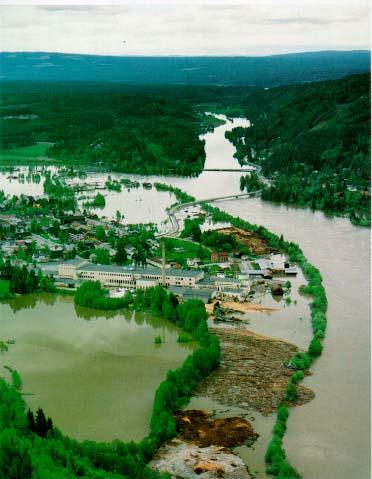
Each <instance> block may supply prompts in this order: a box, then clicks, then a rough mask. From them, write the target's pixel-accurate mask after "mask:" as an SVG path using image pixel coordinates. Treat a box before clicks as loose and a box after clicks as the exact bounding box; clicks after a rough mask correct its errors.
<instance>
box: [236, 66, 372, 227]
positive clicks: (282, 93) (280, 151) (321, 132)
mask: <svg viewBox="0 0 372 479" xmlns="http://www.w3.org/2000/svg"><path fill="white" fill-rule="evenodd" d="M370 101H371V100H370V75H369V74H364V75H354V76H351V77H347V78H343V79H340V80H334V81H326V82H317V83H312V84H309V85H293V86H287V87H280V88H273V89H268V90H263V89H261V90H256V91H255V92H252V94H250V95H247V96H245V97H244V99H242V107H243V108H244V109H245V115H246V116H247V117H248V118H250V119H251V120H252V121H253V126H252V127H251V128H248V129H242V128H236V129H234V130H233V131H232V132H230V133H229V132H228V133H227V137H228V138H229V139H230V140H231V141H232V142H233V143H234V144H235V146H236V147H237V153H236V156H237V158H238V159H239V161H240V162H241V163H244V162H246V161H253V162H255V163H258V164H260V165H261V167H262V171H263V173H264V174H265V175H266V176H269V177H270V178H271V179H272V186H271V187H269V188H266V189H265V191H264V192H263V198H264V199H269V200H273V201H282V202H286V203H293V204H299V205H302V206H310V207H312V208H314V209H322V210H325V211H327V212H329V213H334V214H347V215H349V216H350V218H351V219H352V221H354V222H356V223H359V224H368V223H369V222H370V191H369V186H370V168H371V164H370Z"/></svg>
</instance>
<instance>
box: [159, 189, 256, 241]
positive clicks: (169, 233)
mask: <svg viewBox="0 0 372 479" xmlns="http://www.w3.org/2000/svg"><path fill="white" fill-rule="evenodd" d="M260 195H261V190H257V191H251V192H248V193H238V194H235V195H228V196H217V197H213V198H204V199H201V200H195V201H189V202H187V203H181V204H179V205H175V206H173V208H171V209H170V210H169V211H168V216H169V220H170V223H171V225H172V226H171V229H170V230H169V231H167V232H165V233H161V234H159V235H157V237H158V238H160V237H167V236H168V237H171V236H175V235H177V234H178V232H179V229H180V225H179V223H178V220H177V218H176V213H177V211H179V210H181V209H183V208H187V207H189V206H195V205H199V204H200V203H214V202H215V201H225V200H237V199H241V198H256V197H258V196H260Z"/></svg>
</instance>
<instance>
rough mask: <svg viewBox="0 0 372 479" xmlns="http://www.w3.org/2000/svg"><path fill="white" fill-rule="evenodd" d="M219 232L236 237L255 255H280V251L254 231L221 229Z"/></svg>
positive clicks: (230, 228) (232, 228) (231, 228)
mask: <svg viewBox="0 0 372 479" xmlns="http://www.w3.org/2000/svg"><path fill="white" fill-rule="evenodd" d="M217 231H218V232H219V233H223V234H225V235H231V236H234V238H235V239H236V240H237V241H238V242H239V243H241V244H244V245H245V246H248V248H250V250H251V251H252V253H254V254H257V255H263V254H273V253H278V250H276V249H275V248H273V247H271V246H270V245H269V243H268V242H267V241H266V240H265V239H263V238H261V237H260V236H259V235H258V234H257V233H253V232H252V231H245V230H242V229H240V228H234V227H229V228H221V229H218V230H217Z"/></svg>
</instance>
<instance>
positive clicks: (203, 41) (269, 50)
mask: <svg viewBox="0 0 372 479" xmlns="http://www.w3.org/2000/svg"><path fill="white" fill-rule="evenodd" d="M17 3H19V4H22V5H17ZM42 3H43V2H42V1H39V2H33V1H30V0H21V1H18V0H0V29H1V31H0V51H48V52H52V51H54V52H70V53H92V54H101V55H267V54H275V53H286V52H299V51H316V50H333V49H334V50H351V49H369V48H370V29H369V19H370V11H369V1H368V0H337V1H336V0H324V1H323V0H255V1H252V0H244V2H243V3H239V2H236V1H234V2H232V1H227V0H225V1H223V2H220V1H218V0H213V1H212V0H211V1H207V0H206V1H193V0H191V1H190V0H189V1H187V2H186V1H183V2H178V1H177V0H173V1H172V2H171V3H168V4H166V3H164V2H155V1H150V0H148V1H147V2H145V1H142V2H136V1H134V0H133V1H128V2H125V3H124V2H118V1H117V2H115V1H111V2H110V1H106V2H103V1H100V2H96V3H97V4H96V5H93V3H94V2H93V1H89V2H84V1H83V0H81V1H80V2H76V1H75V2H71V1H70V5H69V4H68V2H63V1H57V2H54V3H53V2H51V1H49V2H45V4H42ZM73 3H75V5H73ZM76 3H79V6H76Z"/></svg>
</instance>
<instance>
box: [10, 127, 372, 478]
mask: <svg viewBox="0 0 372 479" xmlns="http://www.w3.org/2000/svg"><path fill="white" fill-rule="evenodd" d="M247 125H248V121H247V120H244V119H235V120H234V123H232V122H231V121H229V120H227V121H226V123H225V125H222V126H220V127H218V128H216V130H215V131H214V132H212V133H207V134H206V135H205V136H204V139H205V140H206V153H207V159H206V164H205V167H206V168H234V169H235V168H240V167H239V164H238V162H237V160H236V159H234V158H233V153H234V148H233V147H232V145H231V144H230V143H229V142H228V141H227V140H226V139H225V138H224V134H225V131H226V130H228V129H231V128H233V127H234V126H247ZM112 176H114V175H112ZM116 176H118V177H122V176H125V177H128V178H132V179H137V180H140V181H141V180H144V181H150V182H151V181H160V182H164V183H169V184H172V185H174V186H177V187H179V188H181V189H183V190H185V191H187V192H188V193H190V194H192V195H193V196H195V197H196V198H198V199H203V198H209V197H214V196H221V195H230V194H236V193H239V192H240V190H239V179H240V176H241V173H240V172H203V173H202V174H201V175H200V176H199V177H198V178H174V177H157V176H151V177H142V176H140V175H116ZM90 178H92V179H98V180H102V179H105V178H107V175H101V174H96V175H89V177H88V179H90ZM13 185H14V183H12V186H11V190H12V192H13V189H15V190H16V188H15V187H14V186H13ZM18 188H19V190H22V187H21V188H20V187H19V185H18ZM27 188H29V187H27ZM0 189H4V190H5V191H6V192H7V189H9V182H8V180H6V179H5V175H2V176H1V177H0ZM138 191H139V190H138ZM152 191H153V192H152V193H151V195H149V196H148V198H147V199H145V198H144V196H143V199H142V203H141V205H139V204H138V202H136V201H135V200H134V201H132V202H129V201H128V195H133V191H130V192H127V191H122V192H121V193H115V192H113V193H109V195H108V198H109V200H108V198H106V200H108V201H106V208H107V209H106V212H107V215H109V214H112V215H114V214H115V212H116V210H117V209H119V210H121V211H122V212H124V214H125V215H126V217H127V218H128V219H129V218H130V220H131V221H135V219H133V218H138V216H136V215H137V214H140V215H142V216H141V221H146V220H147V221H154V220H153V219H151V218H154V217H155V218H156V221H164V220H165V219H166V214H165V211H164V208H165V207H166V206H168V204H171V203H173V202H174V197H173V196H172V195H169V194H168V193H161V194H163V195H164V197H162V199H160V196H158V195H160V193H157V192H155V190H152ZM14 192H15V191H14ZM19 192H20V191H18V193H19ZM27 192H28V189H27ZM139 192H140V193H141V191H139ZM157 198H159V201H158V200H157ZM150 203H151V205H150ZM154 205H155V208H156V211H157V212H156V215H154V213H153V208H154ZM216 206H218V207H220V208H221V209H223V210H225V211H227V212H229V213H231V214H233V215H236V216H240V217H242V218H244V219H247V220H249V221H252V222H255V223H257V224H262V225H264V226H266V227H267V228H268V229H270V230H272V231H273V232H275V233H278V234H283V235H284V237H285V238H286V239H288V240H292V241H295V242H296V243H298V244H299V245H300V246H301V248H302V249H303V251H304V253H305V255H306V256H307V257H308V259H309V260H310V262H311V263H313V264H314V265H315V266H317V267H318V268H319V269H320V270H321V272H322V275H323V278H324V285H325V288H326V292H327V296H328V301H329V309H328V331H327V336H326V340H325V343H324V345H325V349H324V352H323V355H322V357H321V358H320V359H319V361H318V362H317V363H315V365H314V366H313V367H312V372H313V376H310V377H307V378H306V380H305V383H304V384H305V385H306V386H309V387H311V388H312V389H313V390H314V391H315V393H316V398H315V399H314V400H313V401H311V402H310V403H308V404H306V405H305V406H301V407H297V408H294V409H293V410H292V411H291V415H290V419H289V422H288V432H287V435H286V436H285V446H286V449H287V452H288V457H289V459H290V461H291V462H292V463H293V465H294V466H295V467H296V468H297V469H298V470H299V471H300V472H301V473H302V474H303V477H304V479H350V478H353V479H354V478H355V479H370V477H371V476H370V453H371V451H370V449H371V448H370V281H369V278H370V257H369V253H370V243H369V238H370V231H369V230H367V229H363V228H359V227H356V226H353V225H352V224H351V223H350V222H349V220H347V219H342V218H333V219H332V218H327V217H326V216H325V215H323V213H320V212H315V213H313V212H311V211H308V210H303V209H296V208H287V207H284V206H280V205H276V204H272V203H269V202H263V201H261V200H260V199H244V200H234V201H226V202H219V203H216ZM137 221H139V220H138V219H137ZM297 300H298V303H297V305H291V306H290V307H288V308H287V309H284V310H283V311H280V312H279V313H278V314H277V315H275V313H273V314H272V315H262V316H259V315H258V313H257V316H254V317H252V319H251V324H250V326H249V327H250V329H252V330H254V331H255V332H259V333H261V334H266V335H269V336H272V337H278V338H281V339H284V340H287V341H289V342H292V343H294V344H296V345H298V346H300V347H305V346H306V344H307V342H308V339H309V335H310V325H309V312H308V308H306V306H305V305H304V304H303V303H302V302H301V298H297ZM5 307H6V308H8V309H7V314H8V316H9V315H13V314H14V313H11V312H10V310H9V306H5V305H1V308H5ZM40 308H41V309H40ZM53 308H55V309H52V307H51V306H50V307H48V306H46V305H45V304H44V303H42V302H41V303H40V304H38V306H37V309H36V310H35V309H33V310H32V309H31V310H22V311H21V312H20V313H17V314H16V315H15V317H17V315H18V314H21V316H18V318H19V320H17V321H14V322H13V323H12V322H11V321H10V319H9V318H8V320H7V322H8V323H9V324H8V327H9V328H11V327H13V328H18V330H19V335H20V336H17V334H16V332H17V331H14V336H16V337H17V343H16V344H15V345H14V346H11V349H10V351H9V353H7V354H6V355H4V356H3V357H2V360H3V361H4V362H5V363H7V364H9V365H12V360H13V358H14V360H16V359H17V348H20V346H19V339H18V338H22V334H23V333H22V331H23V329H25V333H24V334H26V333H27V331H28V333H27V334H31V321H30V318H33V320H35V322H36V324H39V323H40V324H41V326H38V328H39V329H38V331H40V334H41V332H42V330H43V329H44V327H46V325H47V324H48V319H50V321H51V324H52V323H54V322H55V321H57V319H56V318H59V326H58V328H57V325H56V328H57V329H56V330H55V331H57V332H58V334H54V336H53V337H54V341H55V342H56V344H60V345H61V347H62V346H63V343H66V342H67V343H68V344H69V345H70V346H69V348H70V350H72V351H73V352H71V353H69V355H68V356H69V359H68V361H70V363H69V364H73V363H74V362H73V361H72V358H73V357H74V358H75V361H76V362H77V364H78V366H77V367H76V370H75V371H73V372H71V370H68V371H67V370H66V371H65V372H63V371H61V372H59V373H58V374H61V375H62V377H63V381H67V382H66V384H67V385H70V386H68V390H69V392H70V391H71V394H73V395H72V396H69V395H66V394H63V395H61V394H62V392H63V391H62V389H61V388H62V381H60V384H57V385H56V386H55V387H50V384H51V383H50V384H49V390H48V393H47V394H46V397H47V396H50V398H49V399H47V401H48V407H46V408H45V409H46V410H47V412H48V414H50V415H51V416H52V417H53V418H55V420H56V423H57V425H58V424H59V423H58V419H60V420H61V421H62V422H63V429H64V431H65V432H67V433H71V434H72V435H75V437H90V438H91V439H94V438H95V436H94V431H95V430H100V431H101V432H100V433H99V434H102V436H101V438H109V439H112V437H113V435H112V434H111V436H110V434H109V433H108V431H109V430H110V427H108V426H107V425H105V424H104V423H105V421H106V419H105V418H106V414H113V413H112V411H115V409H118V408H123V407H124V406H123V405H124V404H125V405H126V406H125V407H127V408H128V405H131V407H132V408H134V409H136V408H140V409H138V410H137V409H136V411H137V412H136V414H133V415H131V416H132V418H130V417H129V418H128V417H123V418H122V421H123V423H122V424H118V423H117V419H116V418H115V420H114V417H112V418H111V419H110V420H113V421H114V422H112V423H110V424H111V430H113V431H115V434H114V436H115V435H116V436H118V435H120V436H121V437H140V436H141V435H143V432H146V427H147V425H148V418H149V408H150V407H151V401H152V398H153V392H154V390H155V388H156V385H157V384H158V383H159V382H160V380H161V379H162V378H163V377H164V372H165V371H166V370H167V369H169V367H172V366H173V365H175V364H176V363H179V362H180V361H181V359H182V358H183V357H184V355H185V354H186V353H187V351H186V350H184V349H181V348H180V347H179V346H178V345H177V344H176V343H175V335H176V334H177V333H176V332H175V331H173V330H172V328H171V327H169V325H168V327H167V328H165V331H166V334H167V337H169V340H167V341H166V343H165V344H164V345H162V346H161V348H159V349H156V347H155V345H153V337H154V336H155V335H156V334H159V332H156V331H155V330H154V328H155V326H154V324H153V323H151V321H149V322H147V323H145V324H144V325H142V326H138V325H137V323H136V321H135V319H129V318H126V317H125V319H124V320H123V318H121V319H120V318H119V317H114V318H113V319H110V321H106V320H105V319H104V318H100V319H94V320H91V321H84V320H82V319H81V318H78V317H77V315H76V312H75V311H74V307H73V305H72V303H71V300H70V299H66V298H62V299H58V301H57V303H56V304H55V305H53ZM2 311H3V310H2ZM36 311H38V314H36ZM52 312H53V313H52ZM0 314H1V313H0ZM54 315H55V317H54ZM286 315H287V317H288V321H287V322H286ZM52 316H53V319H51V318H52ZM302 316H303V319H302V320H301V321H300V320H299V318H300V317H302ZM0 317H1V318H2V316H0ZM9 317H10V316H9ZM21 317H22V318H23V319H22V320H20V318H21ZM157 321H158V320H157ZM306 321H307V323H306ZM66 323H68V325H69V326H66ZM159 327H160V326H159ZM70 328H71V329H70ZM55 331H53V330H52V331H51V333H50V335H52V333H55ZM70 333H71V334H70ZM9 334H12V333H11V330H9ZM110 334H112V336H110ZM129 334H130V335H131V336H130V337H131V338H132V337H133V344H131V342H130V341H129V340H128V337H129V336H128V335H129ZM33 337H34V338H36V337H35V335H34V336H33ZM42 337H43V336H42V335H41V336H40V339H39V341H41V344H40V343H39V346H38V345H37V342H36V343H35V346H34V350H33V351H34V352H35V351H37V349H38V348H40V351H41V353H40V359H38V356H36V355H35V356H34V357H35V363H37V364H38V366H37V367H35V368H34V372H33V375H35V376H36V379H35V384H39V385H40V387H44V388H45V387H48V382H47V381H46V380H45V378H50V380H51V381H52V383H53V384H54V383H58V382H57V381H55V380H54V379H53V378H52V376H53V375H51V374H49V375H47V373H46V376H44V377H43V376H42V375H43V368H48V363H45V362H44V361H42V360H41V358H42V354H43V351H44V347H43V345H42ZM62 338H63V340H62ZM89 338H90V339H89ZM118 338H119V339H118ZM120 338H121V339H120ZM135 338H136V339H135ZM60 341H61V343H59V342H60ZM121 341H123V344H125V347H121ZM145 343H146V348H145V349H144V351H143V354H142V351H141V345H142V347H143V345H144V344H145ZM53 344H54V343H53ZM97 344H101V345H102V346H104V345H105V344H111V346H110V347H109V348H108V349H99V348H98V349H96V348H97V347H98V346H97ZM82 345H86V346H87V348H82ZM134 345H136V346H134ZM132 346H133V347H132ZM12 348H13V350H12ZM71 348H72V349H71ZM112 348H113V349H112ZM167 348H169V349H167ZM49 349H50V348H49ZM56 351H57V352H56V356H54V359H53V361H54V364H55V365H58V371H59V368H62V366H63V363H62V362H61V361H59V360H58V354H62V353H60V352H58V348H56ZM82 351H84V354H82ZM89 351H90V352H89ZM128 351H129V352H128ZM97 352H98V353H99V354H98V355H99V357H102V358H103V359H102V362H100V361H98V363H99V364H96V363H95V358H96V357H97V355H96V353H97ZM57 353H58V354H57ZM18 354H19V358H18V361H20V364H21V362H22V359H21V358H22V354H23V353H22V352H21V351H19V353H18ZM53 354H54V353H53ZM126 354H127V356H126ZM131 354H133V355H132V356H131ZM24 357H25V356H24ZM107 362H108V363H109V364H110V365H111V366H110V367H107ZM79 364H80V366H79ZM24 366H25V367H27V368H30V369H31V368H32V367H33V366H32V365H31V364H28V363H27V362H24ZM39 368H40V372H39V373H38V372H37V371H38V369H39ZM49 368H50V370H51V369H53V363H51V364H50V366H49ZM137 368H138V369H137ZM62 369H63V368H62ZM103 370H104V371H105V372H103ZM123 371H124V374H123ZM20 372H21V373H22V368H20ZM75 372H76V376H74V377H75V382H76V381H77V378H78V377H79V378H81V377H83V378H84V380H83V381H82V380H80V381H79V382H80V384H79V385H78V390H77V392H76V395H75V393H73V392H72V391H73V388H72V383H71V382H70V379H69V378H70V375H71V374H73V375H75ZM30 374H31V373H30ZM99 374H101V375H99ZM97 375H98V376H97ZM24 376H25V390H27V391H31V390H32V388H31V387H30V386H31V383H28V381H29V380H28V379H27V374H25V375H24ZM116 376H117V377H118V380H116ZM97 377H99V378H100V380H99V381H97ZM134 380H135V381H137V383H136V384H134V383H133V382H132V381H134ZM102 381H106V383H103V382H102ZM97 384H99V385H100V386H101V387H100V388H99V390H98V391H97ZM103 384H106V386H105V387H106V388H107V387H108V388H109V392H108V393H107V394H106V393H105V387H104V386H103ZM145 384H146V385H147V386H148V387H147V388H146V387H145V386H144V385H145ZM89 387H91V388H92V390H91V391H90V390H89ZM54 388H56V389H55V391H54ZM141 388H142V389H141ZM79 391H80V393H79ZM143 395H144V396H145V398H146V399H144V400H142V399H141V400H140V401H138V400H136V399H138V398H142V396H143ZM60 397H63V401H64V402H63V407H61V406H60V403H59V405H58V406H56V401H57V399H59V398H60ZM88 397H89V400H87V398H88ZM82 398H85V399H82ZM30 401H35V397H33V396H30ZM69 401H70V402H71V403H72V404H73V405H74V407H75V406H76V407H78V406H79V407H80V409H79V414H81V417H79V426H77V425H76V424H74V421H75V420H76V417H77V416H74V414H75V413H74V412H73V409H74V408H73V407H72V408H71V409H70V412H69V413H68V414H71V415H72V416H71V418H68V417H65V418H64V419H63V420H62V418H61V416H62V415H63V411H61V409H63V410H65V408H66V405H67V404H69ZM92 403H94V404H96V409H95V412H94V404H93V405H92ZM138 403H140V404H138ZM32 404H34V403H32ZM53 404H54V406H53ZM87 404H91V405H92V408H93V409H92V412H91V413H89V412H87V409H85V408H86V406H87ZM108 404H109V405H110V407H106V405H108ZM83 405H84V407H85V408H84V407H83ZM194 405H195V406H196V404H194ZM205 405H206V406H208V404H206V403H205ZM215 406H216V408H217V409H218V404H217V405H215ZM141 408H142V409H141ZM146 408H147V409H146ZM222 409H223V408H222ZM222 409H221V410H222ZM102 410H104V411H105V418H101V419H100V415H101V414H102ZM120 410H122V411H124V409H120ZM127 410H128V409H127ZM129 410H130V407H129ZM83 411H84V414H83ZM110 411H111V413H110ZM54 412H55V414H54ZM76 414H77V413H76ZM89 414H91V415H90V416H89V417H88V415H89ZM65 415H66V416H67V413H66V414H65ZM123 416H125V414H123ZM127 416H128V414H127ZM126 421H127V422H126ZM273 421H274V420H273V418H272V417H268V418H262V417H260V416H257V417H256V422H255V423H254V424H255V425H256V427H257V428H258V429H259V431H258V432H260V434H262V440H261V442H259V443H258V444H257V446H256V449H255V451H253V452H252V451H250V452H249V453H247V454H245V453H244V451H242V455H243V456H244V457H245V458H246V460H247V463H248V464H250V465H252V468H251V470H252V472H255V471H256V470H257V471H259V473H260V477H264V476H263V474H262V471H263V453H264V448H265V446H266V444H267V442H265V441H264V440H263V439H264V438H266V437H268V435H269V433H270V430H271V427H272V424H273ZM100 422H101V423H103V424H101V426H100V425H99V424H100ZM107 422H108V419H107ZM67 423H69V424H70V426H68V425H67ZM65 424H66V425H67V427H65ZM91 424H94V426H93V427H92V426H91ZM61 425H62V424H61ZM106 426H107V427H106ZM74 428H75V429H74ZM76 428H78V429H79V428H80V431H79V430H77V429H76ZM121 431H130V433H128V434H126V432H124V435H121ZM105 434H106V435H105ZM108 436H110V437H108Z"/></svg>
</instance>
